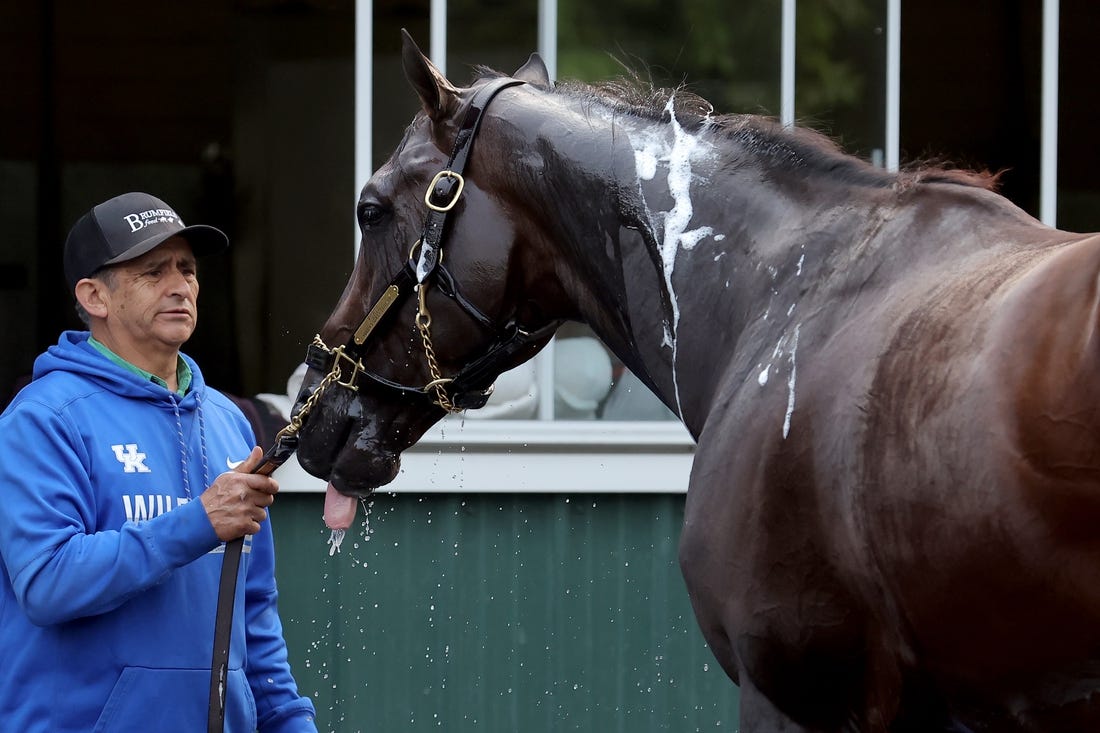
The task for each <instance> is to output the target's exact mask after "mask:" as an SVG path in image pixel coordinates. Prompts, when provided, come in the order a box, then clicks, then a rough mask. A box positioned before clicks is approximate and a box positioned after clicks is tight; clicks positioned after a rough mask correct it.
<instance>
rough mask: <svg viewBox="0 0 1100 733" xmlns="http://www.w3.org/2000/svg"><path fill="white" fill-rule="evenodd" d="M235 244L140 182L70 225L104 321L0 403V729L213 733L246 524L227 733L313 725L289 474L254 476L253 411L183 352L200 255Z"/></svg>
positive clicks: (97, 315) (75, 284)
mask: <svg viewBox="0 0 1100 733" xmlns="http://www.w3.org/2000/svg"><path fill="white" fill-rule="evenodd" d="M227 246H228V240H227V238H226V236H225V235H224V234H223V233H222V232H220V231H219V230H217V229H215V228H213V227H207V226H189V227H185V226H184V224H183V222H182V221H180V218H179V216H178V215H177V214H176V212H175V211H173V210H172V208H171V207H170V206H168V204H166V203H164V202H163V201H161V200H159V199H157V198H154V197H153V196H150V195H148V194H144V193H128V194H124V195H122V196H118V197H116V198H113V199H111V200H109V201H107V202H105V203H102V204H100V205H98V206H96V207H95V208H93V209H92V210H91V211H90V212H88V213H87V214H86V215H84V217H82V218H81V219H80V220H79V221H77V223H76V224H75V225H74V226H73V228H72V231H71V232H70V233H69V237H68V239H67V241H66V242H65V275H66V278H67V279H68V282H69V285H70V287H71V288H72V289H73V293H74V295H75V296H76V300H77V304H78V305H77V310H78V312H79V313H80V314H81V317H82V318H83V319H84V320H85V322H86V323H87V325H88V327H89V331H90V333H89V332H77V331H67V332H65V333H63V334H62V335H61V338H60V340H59V342H58V343H57V345H55V346H52V347H50V348H49V349H48V350H47V351H46V353H44V354H42V355H40V356H39V357H38V359H37V360H36V361H35V365H34V379H33V381H32V382H31V383H30V384H29V385H27V386H26V387H25V388H24V389H23V390H22V391H21V392H20V393H19V394H18V395H17V396H16V397H15V399H14V400H13V401H12V403H11V404H10V405H9V407H8V409H7V410H6V411H5V412H4V413H3V415H2V416H0V559H2V560H3V563H2V565H0V570H2V574H0V728H2V729H3V730H11V731H20V732H21V733H30V732H37V731H42V732H43V733H59V732H60V731H92V730H96V731H112V732H114V731H157V732H158V733H167V732H174V731H181V732H183V731H186V732H187V733H194V731H202V730H206V721H207V715H208V703H209V689H210V664H211V654H212V649H213V632H214V617H215V607H216V602H217V594H218V579H219V574H220V572H221V564H222V550H223V548H224V544H223V543H224V542H226V541H228V540H232V539H235V538H237V537H241V536H244V537H245V548H244V554H243V555H242V561H241V571H240V572H241V576H240V582H239V583H238V585H237V599H236V604H237V612H236V613H235V614H234V628H233V635H232V642H231V645H230V653H231V657H230V660H229V677H228V683H227V691H226V713H225V718H226V730H227V731H234V732H236V731H254V730H257V729H258V730H259V731H261V733H273V732H278V733H300V732H302V731H308V732H309V733H315V731H316V726H315V723H314V721H313V719H314V709H313V705H312V703H311V702H310V701H309V699H308V698H303V697H301V696H300V695H299V694H298V691H297V687H296V685H295V682H294V679H293V677H292V676H291V672H290V667H289V664H288V663H287V651H286V643H285V641H284V640H283V637H282V624H281V622H280V620H279V615H278V611H277V609H276V597H277V593H276V588H275V577H274V550H273V544H272V537H271V528H270V523H268V522H265V521H264V520H265V519H266V517H267V508H268V507H269V506H271V503H272V501H274V497H275V494H276V492H277V491H278V484H277V483H276V481H275V480H274V479H272V478H270V477H266V476H259V475H252V474H250V473H248V472H249V471H250V470H252V469H253V468H255V467H256V466H257V465H258V464H259V462H260V457H261V455H262V453H261V451H260V449H259V448H258V447H255V441H254V438H253V434H252V430H251V429H250V427H249V424H248V422H247V421H246V420H245V418H244V416H243V415H242V414H241V412H240V411H239V410H238V409H237V408H236V407H234V406H233V405H232V403H231V402H230V401H229V400H228V399H227V398H226V397H225V396H224V395H222V394H221V393H219V392H217V391H215V390H214V389H212V388H210V387H207V386H206V384H205V383H204V382H203V378H202V373H201V372H200V371H199V368H198V366H197V365H196V364H195V362H194V361H192V360H191V359H190V357H188V356H186V355H184V354H182V353H180V347H181V346H182V345H183V344H184V343H185V342H186V341H187V339H188V338H190V336H191V333H192V332H193V331H194V330H195V322H196V315H197V313H196V303H197V300H198V294H199V283H198V277H197V271H196V262H195V258H196V257H199V256H203V255H206V254H211V253H214V252H218V251H221V250H223V249H225V248H226V247H227ZM234 466H236V470H235V471H226V469H227V468H232V467H234ZM219 474H220V475H219Z"/></svg>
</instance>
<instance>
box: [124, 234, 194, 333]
mask: <svg viewBox="0 0 1100 733" xmlns="http://www.w3.org/2000/svg"><path fill="white" fill-rule="evenodd" d="M112 280H113V282H111V281H112ZM107 282H108V288H107V293H106V296H105V300H106V302H107V325H108V327H109V328H110V330H111V333H112V336H113V337H114V338H115V339H117V340H118V341H120V342H121V343H119V346H123V347H129V348H133V349H134V350H136V351H138V352H141V351H142V350H143V346H144V348H149V347H152V348H154V349H161V348H163V347H169V348H174V349H179V348H180V346H182V345H183V344H184V342H186V341H187V339H189V338H191V334H192V332H194V330H195V325H196V323H197V321H198V311H197V305H198V299H199V280H198V275H197V271H196V266H195V256H194V254H192V252H191V245H190V244H188V243H187V240H185V239H183V238H182V237H172V238H171V239H169V240H167V241H166V242H164V243H163V244H161V245H159V246H157V247H156V248H154V249H153V250H151V251H149V252H146V253H145V254H144V255H142V256H141V257H138V258H136V259H133V260H130V261H128V262H123V263H120V264H118V265H114V266H113V267H112V268H111V273H110V274H109V275H108V278H107ZM127 350H128V349H127Z"/></svg>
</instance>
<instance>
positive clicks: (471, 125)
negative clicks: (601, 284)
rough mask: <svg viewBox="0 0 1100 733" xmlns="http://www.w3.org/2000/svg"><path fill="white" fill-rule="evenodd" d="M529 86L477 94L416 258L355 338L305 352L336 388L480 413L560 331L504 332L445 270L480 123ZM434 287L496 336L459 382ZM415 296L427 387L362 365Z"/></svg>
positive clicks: (435, 194)
mask: <svg viewBox="0 0 1100 733" xmlns="http://www.w3.org/2000/svg"><path fill="white" fill-rule="evenodd" d="M523 83H524V82H522V81H520V80H518V79H509V78H501V79H494V80H493V81H491V82H489V83H487V84H485V85H484V86H482V87H481V88H480V89H478V90H477V92H475V94H474V97H473V99H471V100H470V105H469V107H468V108H467V110H466V115H465V117H464V118H463V120H462V125H461V126H460V127H459V129H458V134H457V135H456V136H455V143H454V148H453V149H452V152H451V157H450V160H449V161H448V162H447V167H446V168H444V169H443V170H441V171H440V172H439V173H437V174H436V175H435V177H434V178H432V181H431V183H430V184H429V185H428V190H427V191H426V192H425V194H424V203H425V204H426V205H427V206H428V214H427V217H426V218H425V220H424V228H423V231H422V233H421V236H420V239H419V240H417V242H416V243H415V244H414V245H413V247H412V250H411V251H410V252H409V259H408V260H407V261H406V262H405V264H404V266H402V268H401V269H400V270H399V271H398V273H397V274H396V275H394V277H393V278H392V279H391V280H390V282H389V284H388V285H387V286H386V288H385V289H384V290H383V291H382V294H381V295H380V296H378V299H377V300H375V302H374V304H373V305H372V306H371V307H370V308H369V309H368V310H367V314H366V316H365V317H364V318H363V320H362V322H361V323H360V324H359V327H358V328H356V329H355V332H354V334H353V335H352V337H351V339H350V340H349V341H348V342H347V343H346V344H344V345H343V346H337V347H335V348H330V347H329V346H328V345H326V344H325V342H324V341H323V340H322V339H321V337H320V335H318V336H315V337H314V338H313V343H311V344H310V345H309V348H308V349H307V350H306V364H307V365H308V366H310V367H312V368H314V369H317V370H319V371H322V372H326V373H328V374H329V377H330V378H331V381H332V382H333V383H335V384H339V385H341V386H344V387H347V388H349V389H352V390H356V389H358V386H357V382H358V379H359V377H360V376H363V377H366V378H367V379H369V380H371V381H372V382H374V383H375V384H378V385H381V386H382V387H385V388H387V389H390V390H395V391H397V392H399V393H401V394H405V395H409V396H414V397H419V398H427V399H428V400H430V401H431V402H432V403H433V404H435V405H438V406H439V407H441V408H442V409H444V410H446V411H448V412H460V411H462V410H466V409H476V408H478V407H482V406H484V405H485V402H486V401H487V400H488V399H489V395H491V394H492V393H493V384H492V380H493V379H494V377H495V375H496V372H497V371H499V369H498V367H499V366H500V365H501V364H502V363H506V362H507V361H509V360H510V359H511V358H512V357H513V356H515V355H516V354H517V353H518V352H520V351H522V350H523V349H525V348H527V347H529V346H531V345H532V344H533V343H536V342H537V341H538V340H540V339H542V338H544V337H546V336H548V335H549V334H551V333H553V331H554V330H555V329H556V328H557V327H558V325H559V324H558V323H557V322H551V323H549V324H547V325H545V326H542V327H541V328H538V329H536V330H534V331H529V330H527V329H525V328H523V327H522V326H520V325H519V323H518V322H517V321H516V320H515V319H512V320H510V321H509V322H508V323H507V324H506V325H505V326H504V327H503V328H500V327H498V326H496V324H494V323H493V321H492V319H490V318H489V317H488V316H486V315H485V314H484V313H482V312H481V311H480V310H479V309H478V308H477V307H476V306H475V305H474V304H473V303H471V302H470V301H469V300H467V299H466V298H465V297H463V295H462V293H461V291H460V290H459V288H458V284H457V282H456V281H455V279H454V277H453V276H452V275H451V273H450V271H449V270H447V268H446V267H444V265H443V234H444V231H445V227H446V224H447V218H448V214H449V213H450V211H451V209H453V208H454V205H455V204H456V203H457V202H458V199H459V197H460V196H461V195H462V190H463V188H464V186H465V179H464V178H463V177H462V172H463V170H465V167H466V162H467V160H468V158H469V155H470V148H471V147H472V146H473V142H474V136H475V134H476V133H477V130H478V127H479V126H480V125H481V118H482V117H483V116H484V113H485V109H486V108H487V107H488V106H489V102H490V101H492V99H493V97H495V96H496V95H497V93H498V92H500V91H501V90H503V89H506V88H508V87H511V86H516V85H518V84H523ZM431 282H434V283H435V285H436V287H437V289H438V290H439V291H440V292H441V293H443V294H444V295H445V296H447V297H448V298H450V299H451V300H453V301H454V302H455V303H456V304H458V306H459V307H460V308H461V309H462V310H463V311H464V312H465V313H466V314H468V315H469V316H470V317H471V318H472V319H473V320H475V321H476V322H477V323H478V324H479V325H480V326H481V327H482V328H483V329H485V330H488V331H492V332H494V340H493V343H492V345H491V346H490V347H489V350H488V351H487V352H486V353H485V354H484V355H483V356H481V357H479V358H477V359H475V360H474V361H472V362H470V363H469V364H467V365H466V366H465V367H463V368H462V369H461V370H460V371H459V372H458V374H456V375H455V376H453V377H444V376H442V374H441V373H440V370H439V363H438V361H437V359H436V356H435V349H434V347H433V346H432V338H431V313H429V312H428V307H427V292H428V285H429V283H431ZM414 292H416V293H417V295H418V299H417V313H416V328H417V331H418V332H419V333H420V337H421V340H422V341H423V344H424V353H425V357H426V359H427V362H428V371H429V373H430V374H431V377H432V379H431V381H430V382H428V384H426V385H424V386H423V387H414V386H410V385H406V384H401V383H400V382H395V381H393V380H391V379H387V378H386V377H383V376H381V375H380V374H376V373H374V372H372V371H370V370H368V369H367V368H366V367H365V366H364V365H363V353H364V352H365V351H366V348H367V340H368V338H369V337H370V336H371V334H372V333H373V332H374V330H375V329H376V328H378V326H379V324H381V323H382V322H383V321H385V320H386V318H387V316H389V315H391V314H392V313H393V311H394V306H395V305H398V304H400V303H403V302H404V301H405V299H406V298H408V297H409V296H410V295H411V294H412V293H414Z"/></svg>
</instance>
